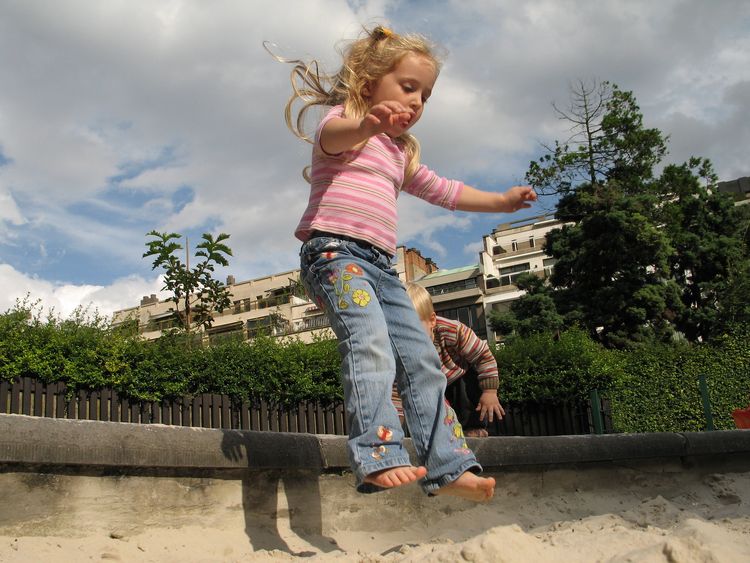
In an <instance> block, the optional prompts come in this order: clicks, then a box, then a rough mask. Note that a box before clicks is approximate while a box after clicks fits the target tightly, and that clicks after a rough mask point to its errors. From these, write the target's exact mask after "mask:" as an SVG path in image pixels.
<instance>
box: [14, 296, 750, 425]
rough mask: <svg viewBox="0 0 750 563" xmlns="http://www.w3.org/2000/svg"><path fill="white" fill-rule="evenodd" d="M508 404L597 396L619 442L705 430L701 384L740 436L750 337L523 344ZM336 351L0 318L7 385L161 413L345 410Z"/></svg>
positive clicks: (96, 323)
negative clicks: (221, 405) (122, 401)
mask: <svg viewBox="0 0 750 563" xmlns="http://www.w3.org/2000/svg"><path fill="white" fill-rule="evenodd" d="M495 354H496V357H497V360H498V365H499V367H500V385H501V388H500V393H501V399H502V401H504V402H514V403H520V402H537V403H540V402H563V401H580V400H585V399H587V398H588V396H589V392H590V391H591V390H592V389H598V390H599V391H600V393H601V394H602V395H604V396H608V397H609V398H610V400H611V404H612V418H613V423H614V426H615V429H616V430H617V431H621V432H664V431H672V432H684V431H690V430H702V429H704V428H705V425H706V422H705V417H704V414H703V407H702V403H701V398H700V391H699V388H698V383H697V382H698V377H699V376H700V375H704V376H705V377H706V380H707V384H708V391H709V397H710V400H711V405H712V410H713V415H714V423H715V427H716V428H718V429H727V428H734V422H733V420H732V418H731V411H732V410H733V409H736V408H741V407H745V406H746V405H747V404H748V402H750V396H749V395H750V327H748V326H743V327H738V328H737V329H736V330H734V331H733V332H732V333H730V334H726V335H724V336H722V337H721V338H719V339H717V340H716V341H714V342H710V343H706V344H698V345H695V344H693V345H689V344H684V343H683V344H672V345H665V344H659V345H652V346H643V347H641V348H639V349H638V350H634V351H614V350H607V349H605V348H603V347H602V346H600V345H599V344H598V343H596V342H594V341H592V340H591V339H590V338H589V337H588V335H587V334H586V333H585V332H584V331H582V330H579V329H575V328H574V329H570V330H567V331H565V332H563V333H561V334H560V335H559V337H558V338H555V337H553V336H552V335H545V334H536V335H533V336H529V337H527V338H524V339H517V340H515V341H513V342H511V343H509V344H507V345H505V346H503V347H501V348H500V349H498V350H497V351H496V352H495ZM339 369H340V359H339V354H338V348H337V343H336V341H335V340H317V341H315V342H313V343H311V344H305V343H303V342H301V341H300V340H299V339H296V338H292V339H286V340H283V341H281V340H276V339H273V338H270V337H264V336H261V337H258V338H256V339H254V340H253V341H252V342H250V343H245V342H242V341H236V340H231V339H230V340H225V341H222V342H221V343H220V344H217V345H215V346H212V347H208V348H203V347H200V346H195V345H190V343H189V342H187V341H186V339H185V337H184V336H181V335H178V334H169V335H165V336H163V337H162V338H160V339H158V340H156V341H154V342H147V341H144V340H142V339H141V338H140V337H139V336H138V334H137V331H136V330H135V326H132V325H127V324H126V325H123V326H120V327H116V328H113V327H111V326H110V325H109V324H108V323H107V322H105V321H104V320H103V319H102V318H100V317H98V316H97V315H89V314H88V313H87V312H86V311H83V310H79V311H76V313H74V315H73V316H72V317H71V318H70V319H67V320H61V319H59V318H57V317H55V316H54V315H48V316H47V317H45V318H42V317H41V315H40V313H39V312H38V310H37V309H36V308H35V305H33V304H32V305H29V304H28V303H27V302H23V303H19V304H17V305H16V307H15V308H13V309H11V310H9V311H7V312H6V313H4V314H0V379H4V380H9V381H12V380H14V379H16V378H17V377H33V378H37V379H39V380H41V381H44V382H47V383H51V382H58V381H59V382H63V383H65V384H66V386H67V388H68V392H69V393H70V394H72V393H75V392H76V391H78V390H79V389H89V390H94V389H100V388H102V387H110V388H112V389H114V390H115V391H117V392H118V393H120V394H122V395H125V396H127V397H129V398H130V399H131V400H132V399H135V400H148V401H159V400H162V399H176V398H180V397H184V396H188V397H189V396H191V395H195V394H199V393H216V394H224V395H229V396H230V397H232V398H233V399H234V400H237V401H243V400H244V401H247V400H249V401H257V400H259V399H261V398H262V399H263V400H265V401H267V402H270V403H275V404H281V405H294V404H296V403H298V402H300V401H312V400H320V401H324V402H327V401H332V400H337V399H341V398H342V389H341V383H340V381H339Z"/></svg>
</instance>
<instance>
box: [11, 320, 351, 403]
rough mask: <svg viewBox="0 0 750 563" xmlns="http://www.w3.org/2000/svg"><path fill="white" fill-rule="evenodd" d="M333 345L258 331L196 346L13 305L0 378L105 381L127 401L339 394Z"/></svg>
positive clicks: (88, 384) (73, 383)
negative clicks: (279, 337)
mask: <svg viewBox="0 0 750 563" xmlns="http://www.w3.org/2000/svg"><path fill="white" fill-rule="evenodd" d="M339 365H340V360H339V357H338V352H337V348H336V343H335V342H334V341H331V340H321V341H317V342H314V343H312V344H307V345H306V344H304V343H302V342H300V341H299V340H296V339H288V340H286V341H283V342H282V341H278V340H275V339H273V338H269V337H263V336H261V337H259V338H256V339H254V340H253V341H252V342H251V343H249V344H246V343H242V342H238V341H232V340H227V341H224V342H222V344H220V345H217V346H214V347H207V348H202V347H200V346H189V345H188V343H187V341H186V339H185V338H184V337H181V336H178V335H169V336H165V337H162V338H160V339H159V340H157V341H155V342H147V341H144V340H142V339H141V338H139V337H138V335H137V334H136V333H135V332H134V331H133V330H129V329H128V327H125V328H124V329H123V328H112V327H110V326H108V324H107V323H106V322H105V321H103V320H102V319H100V318H96V317H94V318H90V317H88V316H87V315H85V314H84V312H80V311H79V312H77V313H76V314H75V315H74V317H73V318H72V319H69V320H60V319H58V318H55V317H53V316H48V317H46V318H41V317H40V316H39V315H38V314H37V315H35V314H34V311H33V310H32V309H31V308H28V307H23V306H17V307H16V308H15V309H13V310H10V311H8V312H6V313H5V314H3V315H0V379H5V380H8V381H12V380H13V379H15V378H17V377H33V378H37V379H40V380H41V381H44V382H48V383H51V382H63V383H65V384H66V386H67V388H68V391H69V392H70V393H71V394H72V393H74V392H76V391H77V390H79V389H99V388H102V387H111V388H113V389H115V390H116V391H117V392H118V393H121V394H123V395H126V396H128V397H129V398H131V399H135V400H147V401H158V400H161V399H173V398H178V397H183V396H191V395H195V394H198V393H218V394H225V395H230V396H232V397H235V398H237V399H247V398H255V397H263V398H264V399H265V400H267V401H269V402H274V403H281V404H294V403H298V402H299V401H302V400H310V399H318V400H323V401H328V400H335V399H339V398H341V395H342V392H341V388H340V384H339Z"/></svg>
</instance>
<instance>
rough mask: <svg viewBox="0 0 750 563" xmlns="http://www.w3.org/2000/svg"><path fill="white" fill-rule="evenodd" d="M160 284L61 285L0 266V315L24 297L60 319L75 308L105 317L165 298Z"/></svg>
mask: <svg viewBox="0 0 750 563" xmlns="http://www.w3.org/2000/svg"><path fill="white" fill-rule="evenodd" d="M163 283H164V282H163V279H162V277H161V276H157V277H155V278H153V279H151V280H147V279H143V278H140V277H138V276H129V277H127V278H122V279H118V280H115V281H114V282H112V283H111V284H110V285H108V286H98V285H86V284H84V285H73V284H61V283H53V282H49V281H46V280H40V279H37V278H34V277H31V276H27V275H26V274H24V273H22V272H19V271H17V270H15V269H14V268H13V267H12V266H10V265H8V264H0V287H2V288H4V291H3V292H2V293H1V294H0V312H5V311H7V310H9V309H11V308H13V307H14V306H15V305H16V303H17V302H23V301H24V300H26V299H27V298H28V301H29V303H34V302H36V301H37V300H38V301H39V302H40V303H41V305H42V307H43V308H44V309H45V310H46V311H50V312H54V314H57V315H60V316H61V317H62V318H68V317H69V316H70V315H71V313H73V311H75V310H76V309H77V308H79V307H81V308H84V309H85V308H88V310H89V312H94V311H97V312H98V313H99V314H100V315H102V316H105V317H109V316H111V314H112V313H113V312H114V311H117V310H121V309H127V308H130V307H133V306H135V305H138V303H139V302H140V300H141V297H143V296H146V295H152V294H154V295H157V296H158V297H159V298H160V299H164V298H166V297H168V294H167V293H165V292H163V291H162V290H161V288H162V286H163Z"/></svg>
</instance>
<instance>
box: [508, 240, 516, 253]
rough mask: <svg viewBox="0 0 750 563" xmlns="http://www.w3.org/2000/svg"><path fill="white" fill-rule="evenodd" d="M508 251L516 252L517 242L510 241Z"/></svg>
mask: <svg viewBox="0 0 750 563" xmlns="http://www.w3.org/2000/svg"><path fill="white" fill-rule="evenodd" d="M510 250H511V252H518V241H517V240H512V241H510Z"/></svg>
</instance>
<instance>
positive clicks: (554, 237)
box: [519, 82, 681, 347]
mask: <svg viewBox="0 0 750 563" xmlns="http://www.w3.org/2000/svg"><path fill="white" fill-rule="evenodd" d="M555 110H556V111H557V113H558V114H559V115H560V117H561V118H562V119H566V120H567V121H569V122H570V123H571V124H572V127H571V131H572V132H573V135H572V136H571V138H570V139H569V140H568V142H566V143H562V144H560V143H555V149H554V150H550V151H549V152H548V154H546V155H544V156H543V157H542V158H540V159H539V160H538V161H536V162H532V163H531V165H530V167H529V172H528V173H527V175H526V179H527V180H528V181H529V182H530V183H531V184H532V185H533V186H534V187H535V188H537V189H541V190H542V191H546V192H547V193H556V194H557V195H560V196H561V198H560V200H559V202H558V205H557V212H556V217H557V218H558V219H560V220H562V221H564V222H566V225H565V226H564V227H563V228H562V229H560V230H556V231H552V232H550V233H549V234H548V235H547V241H546V242H547V245H546V248H547V253H548V254H550V255H551V256H552V257H553V258H555V260H556V263H555V268H554V270H553V273H552V276H551V277H550V279H549V282H550V284H551V286H552V288H553V289H555V291H554V293H553V294H552V295H554V302H555V304H556V308H557V312H558V314H560V315H562V317H563V318H564V319H565V324H566V326H571V325H573V324H576V323H580V324H581V325H582V326H584V327H585V328H586V329H587V330H588V331H589V333H590V334H591V336H592V337H595V338H598V339H599V340H600V341H602V342H603V343H604V344H606V345H608V346H613V347H630V346H634V345H637V344H638V343H639V342H643V341H647V340H651V339H654V338H656V339H660V340H665V339H669V338H671V337H672V336H673V332H674V331H673V328H672V325H671V323H670V319H671V318H673V317H674V315H675V309H679V308H680V307H681V303H680V300H679V292H678V289H677V287H676V285H675V283H674V282H673V281H672V280H671V279H670V271H669V262H668V257H669V256H670V255H671V253H672V251H673V250H672V247H671V245H670V241H669V238H668V237H667V236H666V235H665V233H664V232H663V231H661V230H660V229H659V226H658V225H657V224H656V222H655V221H654V217H653V209H654V208H656V207H657V206H658V203H659V202H658V199H657V197H656V194H655V193H654V190H653V188H652V187H651V183H652V180H653V175H652V168H653V166H654V164H656V163H658V162H659V161H660V160H661V158H662V157H663V155H664V154H665V153H666V141H665V139H664V137H663V136H662V134H661V132H659V131H658V130H657V129H646V128H645V127H644V126H643V119H642V115H641V113H640V109H639V108H638V105H637V104H636V101H635V98H634V96H633V95H632V93H631V92H625V91H622V90H620V89H619V88H618V87H617V86H616V85H614V84H610V83H608V82H603V83H601V84H600V85H598V86H596V85H590V84H586V83H583V82H579V83H578V85H577V86H575V87H574V89H573V93H572V104H571V109H570V110H569V111H568V112H561V111H560V110H559V109H557V108H556V107H555ZM571 142H575V143H577V146H573V147H571V144H570V143H571ZM523 299H527V298H526V297H525V298H523ZM519 310H520V309H519Z"/></svg>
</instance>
